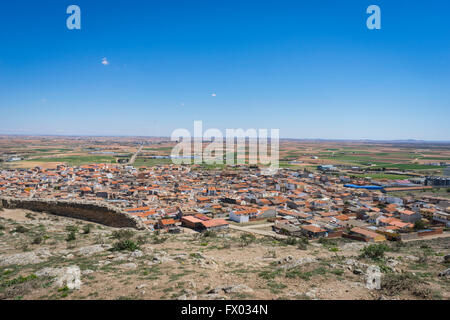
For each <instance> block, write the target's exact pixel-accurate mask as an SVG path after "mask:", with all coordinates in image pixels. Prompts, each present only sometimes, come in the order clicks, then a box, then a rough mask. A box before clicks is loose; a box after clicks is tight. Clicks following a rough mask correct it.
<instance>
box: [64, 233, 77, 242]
mask: <svg viewBox="0 0 450 320" xmlns="http://www.w3.org/2000/svg"><path fill="white" fill-rule="evenodd" d="M76 239H77V235H76V234H75V231H71V232H69V233H68V234H67V238H66V241H74V240H76Z"/></svg>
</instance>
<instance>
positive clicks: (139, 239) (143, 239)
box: [136, 235, 148, 244]
mask: <svg viewBox="0 0 450 320" xmlns="http://www.w3.org/2000/svg"><path fill="white" fill-rule="evenodd" d="M136 240H137V243H138V244H145V243H147V242H148V237H147V236H146V235H140V236H138V237H137V239H136Z"/></svg>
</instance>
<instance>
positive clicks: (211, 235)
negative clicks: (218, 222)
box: [202, 230, 217, 238]
mask: <svg viewBox="0 0 450 320" xmlns="http://www.w3.org/2000/svg"><path fill="white" fill-rule="evenodd" d="M202 237H203V238H217V232H215V231H211V230H207V231H205V232H203V233H202Z"/></svg>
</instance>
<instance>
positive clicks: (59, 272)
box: [36, 266, 81, 290]
mask: <svg viewBox="0 0 450 320" xmlns="http://www.w3.org/2000/svg"><path fill="white" fill-rule="evenodd" d="M36 275H37V276H38V277H51V278H54V285H55V286H56V287H58V288H64V287H66V286H67V288H68V289H70V290H74V289H80V287H81V279H80V278H81V272H80V268H79V267H78V266H70V267H65V268H44V269H42V270H39V271H38V272H36Z"/></svg>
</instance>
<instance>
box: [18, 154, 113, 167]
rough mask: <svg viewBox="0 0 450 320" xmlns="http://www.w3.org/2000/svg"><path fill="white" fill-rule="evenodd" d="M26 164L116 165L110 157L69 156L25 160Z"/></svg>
mask: <svg viewBox="0 0 450 320" xmlns="http://www.w3.org/2000/svg"><path fill="white" fill-rule="evenodd" d="M25 161H28V162H64V163H67V165H69V166H80V165H84V164H92V163H116V158H115V157H110V156H70V157H54V158H36V159H28V160H25Z"/></svg>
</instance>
